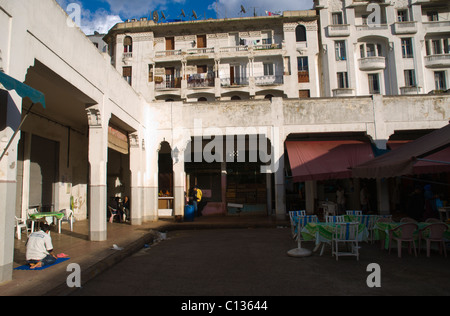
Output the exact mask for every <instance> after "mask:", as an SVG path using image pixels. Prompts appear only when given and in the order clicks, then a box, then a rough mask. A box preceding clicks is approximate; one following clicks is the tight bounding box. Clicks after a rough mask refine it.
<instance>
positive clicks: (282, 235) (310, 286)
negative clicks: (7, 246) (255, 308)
mask: <svg viewBox="0 0 450 316" xmlns="http://www.w3.org/2000/svg"><path fill="white" fill-rule="evenodd" d="M288 225H289V222H288V221H274V220H273V219H271V218H270V217H260V218H251V217H249V218H245V217H209V218H208V217H204V218H200V219H196V221H195V222H193V223H175V222H174V221H173V220H169V221H167V220H163V221H159V222H151V223H144V224H143V225H142V226H131V225H126V224H117V223H113V224H109V223H108V240H107V241H104V242H90V241H89V239H88V222H87V221H82V222H77V223H75V226H74V231H73V232H71V231H70V230H68V227H67V226H63V231H62V234H58V233H57V232H56V231H54V232H52V237H53V244H54V247H55V249H56V251H57V252H64V253H67V254H69V255H70V257H71V259H70V260H69V261H67V263H64V264H60V265H57V266H54V267H51V268H49V269H46V270H44V271H14V272H13V280H12V281H10V282H8V283H6V284H1V285H0V295H1V296H11V295H19V296H43V295H54V296H57V295H75V296H83V295H85V296H87V295H152V296H172V297H173V296H180V297H185V296H227V297H228V296H278V297H280V296H298V295H445V296H447V295H450V282H449V281H450V270H449V261H448V260H449V259H448V258H444V257H442V256H440V255H439V254H438V253H437V252H434V253H432V257H431V258H427V257H426V256H425V253H424V252H422V254H421V255H420V256H419V257H418V258H415V257H414V256H411V255H409V254H408V253H407V252H405V255H404V257H403V258H402V259H399V258H397V255H396V253H395V252H393V253H392V254H390V255H389V254H388V253H387V252H386V251H381V250H380V249H379V246H378V244H376V245H369V244H366V243H364V244H362V246H363V248H362V249H361V257H360V261H359V262H358V261H356V259H355V258H342V259H340V260H339V262H336V260H335V259H334V258H333V257H332V256H331V253H330V250H329V248H327V250H326V251H325V253H324V255H323V256H322V257H320V256H319V255H318V254H314V255H313V256H311V257H307V258H292V257H289V256H287V254H286V253H287V251H288V250H290V249H293V248H295V247H296V244H295V243H294V242H293V240H292V239H291V237H290V229H289V228H288ZM157 231H168V233H167V239H166V240H163V241H160V242H156V243H154V244H152V242H153V241H155V239H157V238H158V236H159V234H157ZM24 239H26V238H24ZM24 239H22V240H21V241H19V240H15V249H14V250H15V251H14V267H17V266H19V265H22V264H24V262H25V261H24V260H25V255H24V254H25V240H24ZM114 244H117V245H118V246H119V247H123V250H120V251H117V250H112V249H111V248H112V246H113V245H114ZM146 244H147V245H150V247H149V248H145V247H144V246H145V245H146ZM304 246H305V247H306V248H309V249H312V248H313V245H312V243H306V244H304ZM70 263H78V264H79V265H80V266H81V279H82V288H81V289H80V290H77V291H73V289H70V288H68V287H67V284H66V279H67V277H68V276H69V272H67V271H66V268H67V265H68V264H70ZM370 263H378V264H379V265H380V266H381V288H375V289H374V288H368V287H367V284H366V279H367V277H368V276H369V272H367V271H366V269H367V265H368V264H370Z"/></svg>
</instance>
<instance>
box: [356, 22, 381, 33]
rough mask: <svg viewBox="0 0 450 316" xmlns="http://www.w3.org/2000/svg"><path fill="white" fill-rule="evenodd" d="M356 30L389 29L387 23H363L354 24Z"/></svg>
mask: <svg viewBox="0 0 450 316" xmlns="http://www.w3.org/2000/svg"><path fill="white" fill-rule="evenodd" d="M356 30H357V31H381V30H389V26H388V25H387V24H363V25H356Z"/></svg>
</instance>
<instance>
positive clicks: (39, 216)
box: [29, 212, 64, 234]
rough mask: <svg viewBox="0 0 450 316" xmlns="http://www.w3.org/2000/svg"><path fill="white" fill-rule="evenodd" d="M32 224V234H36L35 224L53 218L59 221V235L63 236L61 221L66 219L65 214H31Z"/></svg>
mask: <svg viewBox="0 0 450 316" xmlns="http://www.w3.org/2000/svg"><path fill="white" fill-rule="evenodd" d="M29 216H30V219H31V220H32V222H31V232H34V222H35V221H37V220H40V219H43V218H47V217H52V218H56V219H57V220H58V233H60V234H61V220H62V219H63V217H64V213H60V212H42V213H34V214H30V215H29Z"/></svg>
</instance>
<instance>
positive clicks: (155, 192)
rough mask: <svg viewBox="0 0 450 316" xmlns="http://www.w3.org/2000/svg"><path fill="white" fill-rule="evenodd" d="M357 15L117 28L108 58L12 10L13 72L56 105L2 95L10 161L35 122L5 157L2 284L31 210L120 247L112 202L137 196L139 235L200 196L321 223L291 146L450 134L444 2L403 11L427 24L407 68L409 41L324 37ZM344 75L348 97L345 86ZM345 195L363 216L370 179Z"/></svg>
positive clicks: (1, 131) (58, 26) (354, 183)
mask: <svg viewBox="0 0 450 316" xmlns="http://www.w3.org/2000/svg"><path fill="white" fill-rule="evenodd" d="M396 3H397V2H396ZM398 3H399V2H398ZM359 4H361V3H357V2H356V1H354V3H353V2H352V3H343V2H340V1H337V0H336V1H333V2H332V1H329V3H328V2H326V3H325V2H322V1H320V2H317V3H316V9H317V10H318V11H319V16H318V15H316V12H315V11H300V12H297V11H293V12H286V13H284V15H283V16H279V17H277V16H275V17H254V18H240V19H224V20H207V21H195V22H174V23H159V24H155V23H154V22H153V21H147V20H145V19H144V20H142V21H130V22H126V23H120V24H118V25H116V26H115V27H113V28H112V29H111V30H110V32H109V33H108V34H107V36H106V37H105V41H106V42H107V43H108V45H109V53H110V56H107V55H105V54H102V53H100V52H99V51H98V50H97V49H96V48H95V47H94V45H92V42H91V41H90V40H89V39H88V38H87V37H86V36H85V35H84V34H83V33H82V32H81V31H80V29H78V28H77V27H74V26H73V25H72V24H71V23H70V21H69V17H68V15H67V14H66V13H65V12H64V11H63V10H62V9H61V8H60V7H59V5H58V4H57V3H56V1H54V0H42V1H39V3H37V2H36V1H32V0H24V1H22V2H20V3H19V2H18V1H13V0H0V32H1V33H0V34H1V35H2V36H0V70H1V71H2V72H4V73H5V74H7V75H8V76H11V77H13V78H15V79H17V80H19V81H21V82H24V83H25V84H27V85H29V86H30V87H32V88H34V89H36V90H39V91H40V92H42V93H43V94H44V95H45V98H46V108H45V109H43V108H42V107H39V106H34V107H33V109H32V110H31V111H30V112H29V113H28V111H29V110H30V107H31V103H30V100H28V99H27V98H25V99H22V98H21V97H20V96H19V95H17V93H15V92H14V91H7V90H6V89H4V88H3V87H0V88H1V89H0V152H3V151H4V150H5V148H6V145H7V143H8V142H9V141H10V140H11V139H12V137H13V136H14V134H15V132H16V131H17V130H18V128H19V125H20V123H21V120H22V118H25V117H27V118H26V121H25V123H24V124H23V125H22V127H21V129H20V133H18V134H17V137H16V138H13V141H12V143H11V146H10V148H9V149H8V150H7V154H6V155H4V157H3V158H2V160H1V161H0V240H1V242H0V283H1V282H4V281H8V280H10V279H11V277H12V266H13V253H14V247H13V244H14V240H13V238H14V216H17V217H26V215H27V210H28V209H29V208H32V207H35V206H37V207H38V208H40V209H41V210H46V209H53V210H61V209H66V208H71V209H72V210H73V211H74V212H75V216H76V218H77V220H86V219H87V220H88V221H89V238H90V240H93V241H102V240H106V239H107V238H108V235H107V232H108V225H110V224H108V223H107V206H108V203H110V201H111V200H112V199H114V198H115V197H124V196H125V195H127V196H130V197H131V224H132V225H140V224H141V223H142V222H143V221H149V220H157V219H158V218H159V217H160V216H162V215H163V214H162V213H160V212H159V211H160V210H170V213H168V215H170V216H173V215H176V216H183V213H184V206H185V203H186V193H188V192H189V189H190V188H191V187H192V185H195V184H197V185H200V186H201V188H202V190H203V191H204V199H205V201H207V202H208V205H206V207H205V211H206V213H221V214H228V215H230V214H231V213H232V211H231V210H230V209H229V208H228V204H229V203H233V204H243V205H244V207H243V208H242V211H245V212H249V213H251V212H254V213H256V214H261V213H262V214H266V215H270V216H272V215H273V216H278V217H285V216H286V212H287V211H288V210H292V209H293V208H294V207H297V205H294V202H296V201H297V200H299V199H300V195H299V193H300V192H301V193H302V203H303V204H302V205H301V207H303V208H304V209H306V210H307V211H308V212H309V213H313V212H315V211H317V201H318V200H325V199H328V198H332V197H333V194H334V193H333V192H332V191H330V189H329V187H330V186H329V185H328V184H327V183H326V182H325V181H322V180H321V179H318V178H314V177H306V178H304V179H302V180H301V181H296V182H295V181H292V179H293V177H294V175H293V169H294V168H293V167H294V165H293V164H292V161H291V160H290V158H291V156H292V155H290V152H289V150H288V147H289V146H290V145H291V144H292V143H294V144H295V145H296V146H297V145H299V144H301V148H302V149H304V150H308V149H310V148H312V146H313V145H314V144H317V143H319V144H321V145H326V146H329V145H330V144H334V143H336V142H338V143H340V144H347V143H348V142H349V141H350V142H352V143H354V142H357V143H358V144H362V145H363V146H364V147H365V148H368V147H367V146H372V145H374V146H375V147H377V148H379V149H385V148H386V147H387V144H388V142H389V140H392V139H397V140H398V139H400V140H411V139H414V137H415V138H417V137H418V136H417V135H419V134H423V133H426V132H429V131H430V130H434V129H437V128H441V127H443V126H445V125H446V124H448V121H449V119H450V115H449V113H450V102H449V101H450V97H449V96H447V95H445V94H439V95H424V94H423V93H424V92H428V90H444V88H446V86H445V85H444V83H445V84H446V83H447V70H446V66H445V63H446V62H445V61H446V55H447V53H448V52H447V50H446V48H445V45H446V43H447V42H446V38H445V32H442V31H441V30H442V29H444V30H446V27H447V26H448V25H447V24H446V22H443V21H442V20H443V17H444V15H445V14H446V13H445V12H447V13H448V10H447V9H446V8H447V5H445V2H439V1H420V2H415V4H414V5H410V4H409V2H408V3H406V2H405V7H407V8H408V11H407V12H412V14H413V15H411V16H412V17H414V19H416V16H421V17H422V22H419V21H416V20H414V21H416V23H412V24H414V25H416V27H417V32H416V33H407V34H406V35H405V38H410V37H411V38H413V40H412V41H411V42H412V47H413V50H412V53H413V55H412V56H413V57H414V58H405V59H407V60H405V61H404V60H403V59H404V58H403V55H402V52H403V51H404V52H405V54H406V55H408V54H409V52H411V50H410V49H409V48H408V47H409V46H408V45H405V46H402V45H401V43H402V40H403V38H404V37H403V35H401V36H400V35H392V34H391V35H389V34H387V32H386V34H385V33H382V34H385V35H382V36H378V35H377V36H374V34H373V32H372V33H370V34H369V33H367V34H366V35H362V36H360V37H357V38H356V39H355V40H354V41H353V39H354V37H353V35H352V36H350V35H348V36H347V35H345V34H342V33H341V34H340V35H339V36H331V37H330V36H329V34H328V33H325V34H323V32H324V31H323V30H324V29H326V30H327V31H326V32H328V29H329V26H327V25H324V23H325V22H326V21H328V14H330V18H331V16H334V15H332V13H333V12H334V10H336V11H339V10H341V11H343V10H344V8H345V10H344V11H343V12H344V13H345V14H344V15H343V18H345V19H348V18H350V17H351V16H353V15H355V14H356V13H353V12H354V10H356V9H357V8H358V7H359ZM334 5H336V7H334ZM435 5H436V6H435ZM380 6H381V7H383V8H385V9H386V12H390V13H389V14H387V15H386V21H391V22H392V23H391V24H390V27H391V29H392V27H394V26H395V25H396V22H394V17H393V14H394V12H396V16H403V15H402V14H400V13H398V12H400V11H398V10H397V9H395V10H397V11H395V10H394V8H397V7H396V4H395V5H391V4H389V5H388V4H383V3H381V4H380ZM419 7H420V8H421V10H422V11H420V10H419ZM399 8H400V7H399ZM433 10H434V11H433ZM445 10H447V11H445ZM423 12H426V13H423ZM434 12H437V13H434ZM419 13H421V14H419ZM408 14H410V13H408ZM416 14H419V15H416ZM347 15H348V16H347ZM355 16H356V15H355ZM42 17H48V18H47V19H42ZM319 17H320V20H319ZM408 17H409V15H408ZM425 18H427V19H428V18H430V19H432V21H424V20H423V19H425ZM335 19H336V20H335V22H333V25H334V24H337V25H341V23H340V22H341V20H340V18H339V16H336V17H335ZM345 19H344V20H342V22H343V23H347V22H344V21H347V20H345ZM361 19H362V17H361ZM434 19H438V21H434ZM406 22H409V21H404V23H406ZM420 23H422V26H421V27H419V24H420ZM361 24H362V25H364V23H363V22H361ZM408 25H409V24H408V23H406V24H404V25H403V24H402V26H403V27H404V28H406V29H408ZM353 28H354V27H353V26H351V27H350V28H349V29H352V30H353ZM337 30H338V31H345V27H344V28H341V27H339V28H337ZM426 30H428V31H426ZM382 31H383V32H385V29H384V28H383V29H382ZM355 32H356V30H355ZM361 32H364V30H361ZM402 32H411V31H409V30H405V29H403V28H402ZM421 32H422V33H421ZM419 33H421V34H422V35H421V36H423V38H424V40H423V42H421V40H420V39H417V38H416V36H419V35H418V34H419ZM352 34H353V33H352ZM377 34H378V33H377ZM411 34H414V35H411ZM355 36H356V35H355ZM335 37H336V41H338V42H339V41H344V43H345V44H344V46H341V44H336V43H335ZM350 38H352V42H351V43H352V44H351V46H352V49H353V53H352V54H350V55H352V58H351V59H350V58H349V60H348V61H347V58H345V59H343V58H341V59H340V60H339V61H337V60H335V59H334V60H333V59H330V58H331V56H333V58H335V57H334V53H336V54H338V55H339V54H341V55H339V56H340V57H343V56H348V54H347V52H348V50H347V48H348V46H349V40H350ZM327 41H329V42H327ZM399 43H400V44H399ZM405 43H406V42H405ZM335 45H336V46H335ZM439 45H441V46H439ZM419 46H420V49H421V50H422V53H423V54H424V55H423V56H422V57H421V58H419V55H418V54H416V53H417V52H418V50H419ZM335 47H336V48H337V49H336V50H335V49H334V48H335ZM401 47H404V50H403V51H402V49H401ZM344 48H346V49H344ZM391 49H392V50H391ZM399 49H400V50H399ZM428 53H429V54H428ZM360 54H362V55H360ZM366 54H367V55H366ZM374 54H375V56H373V55H374ZM353 55H354V56H353ZM358 55H359V56H360V57H358ZM361 56H365V57H361ZM371 57H384V59H383V60H382V58H378V59H376V60H378V62H379V64H378V65H379V66H376V65H372V66H368V65H367V64H371V63H372V62H375V64H376V60H375V61H374V60H372V59H368V60H363V61H361V60H360V59H365V58H371ZM383 61H384V64H383ZM400 61H401V62H404V63H401V62H400ZM420 63H422V66H420V65H421V64H420ZM382 64H383V65H387V66H386V68H383V67H382V66H383V65H382ZM361 66H363V67H362V68H363V70H362V69H361ZM380 66H381V67H380ZM364 67H366V68H364ZM367 67H369V68H370V69H372V70H367V71H368V72H366V70H364V69H368V68H367ZM373 67H375V69H373ZM376 67H380V68H376ZM406 70H414V72H415V77H414V78H415V80H416V82H417V86H418V87H421V88H422V89H421V90H420V91H419V93H422V94H417V93H415V95H402V93H401V92H402V91H404V90H405V89H403V90H402V89H401V88H403V87H411V86H412V85H413V83H414V82H413V81H412V78H413V76H412V75H411V76H407V77H405V76H404V74H405V73H406V72H405V71H406ZM345 71H347V75H346V76H345V75H341V76H340V77H338V74H339V73H343V72H345ZM369 74H378V75H379V81H378V82H379V83H380V84H379V87H380V88H379V90H380V91H379V93H373V94H369V92H377V91H369V88H367V84H368V83H369V81H368V80H369V79H368V78H369V77H368V75H369ZM409 74H411V72H410V73H409ZM358 76H359V77H358ZM366 77H367V78H366ZM338 78H340V80H338ZM346 78H347V79H348V88H339V86H338V81H339V82H341V83H342V82H346V80H345V79H346ZM374 78H375V77H372V79H374ZM402 78H409V80H411V82H409V83H408V85H407V83H406V81H404V79H402ZM435 79H439V80H435ZM386 82H387V83H386ZM366 83H367V84H366ZM435 83H436V84H438V86H435V85H434V84H435ZM363 86H364V87H363ZM343 87H347V86H346V85H344V86H343ZM436 87H437V88H439V89H436ZM336 89H337V90H342V89H348V90H352V91H351V93H350V92H349V91H336ZM368 91H369V92H368ZM404 92H405V91H404ZM409 92H411V91H409ZM416 92H417V91H416ZM334 96H340V97H341V98H335V97H334ZM27 113H28V114H29V115H28V116H26V114H27ZM288 145H289V146H288ZM42 148H45V150H41V149H42ZM348 154H349V155H350V152H348ZM344 155H345V153H344ZM315 158H317V159H319V158H320V157H315ZM366 158H367V157H366ZM319 160H320V159H319ZM323 164H324V165H326V164H327V163H326V162H325V161H324V163H323ZM333 164H334V161H333ZM344 167H345V166H344ZM331 180H332V181H335V182H334V183H336V179H331ZM339 180H341V179H339ZM294 182H295V183H294ZM298 182H301V185H302V186H301V187H300V186H298ZM342 184H343V185H344V187H345V188H346V190H347V192H348V197H349V201H350V202H349V203H351V206H352V207H354V208H357V207H358V206H359V205H358V203H359V200H358V193H357V192H358V189H359V187H360V186H361V182H360V181H359V180H358V179H351V178H348V177H347V178H344V179H342ZM371 184H372V185H373V194H374V204H375V211H377V212H388V211H389V201H390V200H389V182H388V181H383V180H381V179H378V180H373V181H372V182H371ZM294 186H296V187H295V188H296V189H293V188H292V187H294ZM163 190H164V191H163ZM161 191H163V192H161ZM166 191H168V194H166ZM159 192H161V193H162V194H161V195H167V196H159ZM349 206H350V205H349ZM164 215H167V213H164Z"/></svg>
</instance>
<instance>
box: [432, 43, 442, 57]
mask: <svg viewBox="0 0 450 316" xmlns="http://www.w3.org/2000/svg"><path fill="white" fill-rule="evenodd" d="M431 52H432V55H439V54H441V52H442V48H441V40H433V41H431Z"/></svg>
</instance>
